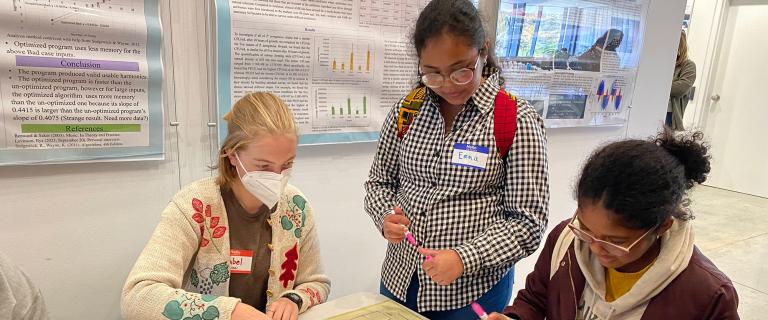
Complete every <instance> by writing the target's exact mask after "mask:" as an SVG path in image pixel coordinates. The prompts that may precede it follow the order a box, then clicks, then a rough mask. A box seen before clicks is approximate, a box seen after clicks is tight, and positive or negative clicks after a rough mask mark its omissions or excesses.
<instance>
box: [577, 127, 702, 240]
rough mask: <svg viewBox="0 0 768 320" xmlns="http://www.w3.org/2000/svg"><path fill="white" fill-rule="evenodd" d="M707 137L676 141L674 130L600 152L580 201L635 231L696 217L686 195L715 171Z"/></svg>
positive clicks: (582, 181)
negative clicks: (610, 214)
mask: <svg viewBox="0 0 768 320" xmlns="http://www.w3.org/2000/svg"><path fill="white" fill-rule="evenodd" d="M703 139H704V134H702V133H701V132H694V133H688V134H682V135H679V136H675V133H674V132H673V131H671V130H669V129H665V130H664V131H662V132H660V133H659V134H658V135H657V136H656V137H654V138H652V139H650V140H624V141H619V142H614V143H611V144H608V145H606V146H604V147H602V148H600V149H599V150H597V151H596V152H595V153H594V154H592V156H591V157H590V158H589V160H588V161H587V163H586V165H584V169H583V170H582V172H581V177H580V178H579V181H578V185H577V187H576V189H577V190H576V196H577V199H578V200H579V201H583V200H589V201H593V202H595V203H601V204H602V205H603V206H604V207H605V208H606V209H608V210H611V211H613V212H614V213H616V214H617V215H619V216H620V217H621V218H622V221H623V222H624V224H625V225H626V226H627V227H629V228H632V229H650V228H653V227H656V226H658V225H660V224H661V223H663V222H664V221H666V220H667V219H668V218H669V217H670V216H672V217H676V218H678V219H681V220H689V219H692V218H693V216H692V215H691V214H690V213H689V211H688V210H685V207H686V206H687V205H688V201H687V200H686V199H685V195H686V192H687V191H688V190H689V189H690V188H692V187H693V186H694V185H695V184H696V183H703V182H704V181H705V180H706V179H707V174H708V173H709V171H710V156H709V155H708V153H707V151H708V148H709V147H708V145H707V144H705V143H704V142H703Z"/></svg>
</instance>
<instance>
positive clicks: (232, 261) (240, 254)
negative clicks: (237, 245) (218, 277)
mask: <svg viewBox="0 0 768 320" xmlns="http://www.w3.org/2000/svg"><path fill="white" fill-rule="evenodd" d="M252 262H253V251H252V250H237V249H230V250H229V272H231V273H245V274H248V273H251V263H252Z"/></svg>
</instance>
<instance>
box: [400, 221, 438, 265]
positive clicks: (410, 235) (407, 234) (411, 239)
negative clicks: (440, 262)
mask: <svg viewBox="0 0 768 320" xmlns="http://www.w3.org/2000/svg"><path fill="white" fill-rule="evenodd" d="M403 228H405V238H406V239H408V242H410V243H411V244H412V245H413V246H414V247H416V249H418V248H419V244H418V243H416V238H414V237H413V233H411V231H409V230H408V227H406V226H403ZM425 257H426V258H425V259H427V261H429V260H432V256H430V255H425Z"/></svg>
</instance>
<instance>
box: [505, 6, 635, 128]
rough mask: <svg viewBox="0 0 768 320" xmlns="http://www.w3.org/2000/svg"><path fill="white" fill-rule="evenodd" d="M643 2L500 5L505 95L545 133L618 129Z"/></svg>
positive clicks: (630, 84) (627, 102)
mask: <svg viewBox="0 0 768 320" xmlns="http://www.w3.org/2000/svg"><path fill="white" fill-rule="evenodd" d="M648 3H649V2H648V0H577V1H567V2H564V1H556V0H545V1H525V0H515V1H508V0H502V1H501V3H500V6H499V21H498V26H497V37H496V39H497V41H496V54H497V56H499V57H500V60H501V65H502V69H503V76H504V77H505V78H506V80H507V83H506V88H507V90H509V91H511V92H513V93H515V94H517V95H518V96H521V97H522V98H524V99H526V100H528V101H529V102H530V103H531V104H532V105H533V106H534V107H535V108H536V110H537V111H538V112H539V114H541V115H542V117H543V118H544V119H545V124H546V126H547V127H579V126H609V125H623V124H625V123H626V121H627V120H628V117H629V109H630V107H631V105H632V100H633V99H634V92H633V91H634V87H635V79H636V77H637V67H638V62H639V58H640V52H641V49H642V44H643V34H644V30H645V23H646V22H645V21H646V17H645V16H646V12H647V9H648Z"/></svg>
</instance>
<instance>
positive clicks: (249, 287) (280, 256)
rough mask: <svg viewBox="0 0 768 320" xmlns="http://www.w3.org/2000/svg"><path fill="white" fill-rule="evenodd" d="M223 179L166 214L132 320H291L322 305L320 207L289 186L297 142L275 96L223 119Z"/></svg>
mask: <svg viewBox="0 0 768 320" xmlns="http://www.w3.org/2000/svg"><path fill="white" fill-rule="evenodd" d="M224 119H225V120H226V121H227V123H228V134H227V138H226V140H225V141H224V144H223V145H222V147H221V150H220V151H219V166H218V170H219V172H218V176H217V177H212V178H207V179H203V180H200V181H197V182H194V183H192V184H191V185H188V186H186V187H185V188H183V189H182V190H181V191H179V193H177V194H176V196H174V197H173V199H172V200H171V202H170V203H169V204H168V206H167V207H166V209H165V211H164V212H163V214H162V217H161V219H160V223H159V225H158V226H157V228H156V229H155V231H154V234H153V235H152V237H151V238H150V239H149V243H148V244H147V246H146V247H145V248H144V251H143V252H142V253H141V255H140V256H139V259H138V261H136V265H135V266H134V267H133V270H132V271H131V273H130V275H129V276H128V280H127V281H126V282H125V286H124V288H123V294H122V303H121V305H122V312H123V317H124V318H126V319H170V320H178V319H197V320H209V319H221V320H228V319H232V320H240V319H285V320H288V319H292V320H295V319H297V318H298V315H299V314H300V313H302V312H304V311H306V310H307V309H308V308H310V307H312V306H314V305H316V304H319V303H322V302H324V301H325V300H326V299H327V297H328V293H329V290H330V281H329V280H328V278H327V277H326V276H325V275H324V274H323V271H322V269H321V265H320V251H319V244H318V239H317V235H316V232H315V228H314V217H313V213H312V207H311V206H310V204H309V202H308V201H307V200H306V198H305V197H304V195H303V194H302V193H301V192H300V191H299V190H298V189H296V188H295V187H293V186H291V185H288V179H289V177H290V175H291V167H292V166H293V161H294V158H295V156H296V145H297V141H298V140H297V139H298V138H297V134H296V127H295V124H294V122H293V117H292V115H291V112H290V111H289V110H288V108H287V107H286V105H285V104H284V103H283V102H282V101H281V100H280V99H279V98H277V97H276V96H274V95H272V94H270V93H250V94H248V95H246V96H245V97H243V98H241V99H240V100H239V101H237V102H236V103H235V104H234V106H233V107H232V110H231V111H230V112H229V113H228V114H227V115H226V116H224Z"/></svg>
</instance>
